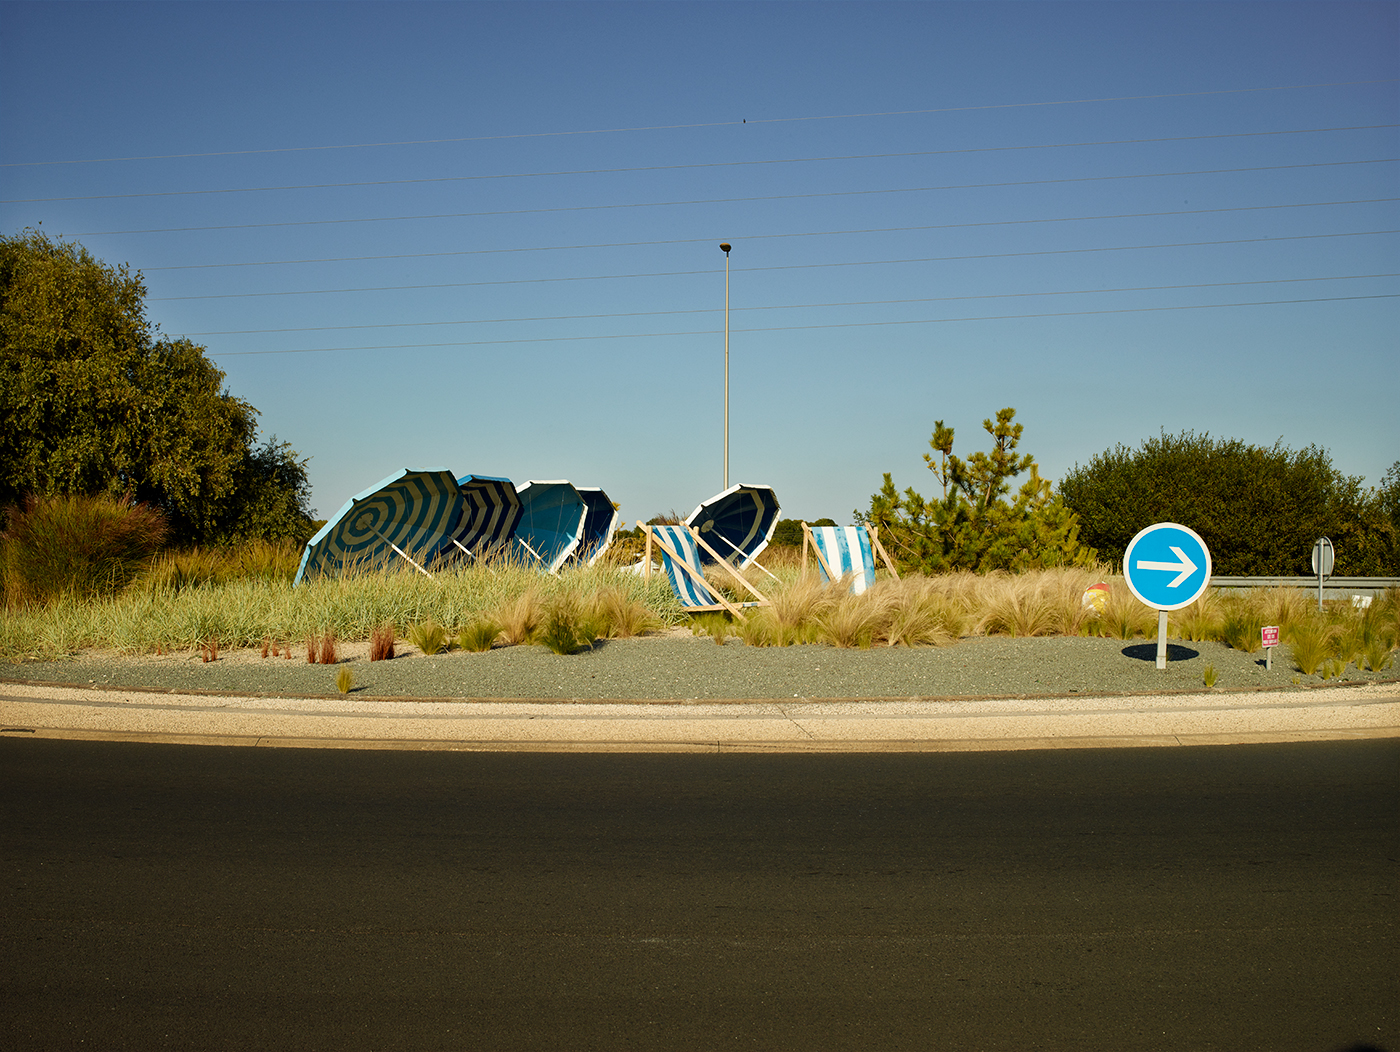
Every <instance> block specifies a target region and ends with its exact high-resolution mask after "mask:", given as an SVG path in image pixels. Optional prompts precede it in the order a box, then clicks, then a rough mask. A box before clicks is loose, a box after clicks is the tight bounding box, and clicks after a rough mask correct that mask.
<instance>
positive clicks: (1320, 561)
mask: <svg viewBox="0 0 1400 1052" xmlns="http://www.w3.org/2000/svg"><path fill="white" fill-rule="evenodd" d="M1336 558H1337V553H1336V551H1335V549H1333V547H1332V538H1330V537H1319V538H1318V539H1317V540H1316V541H1315V542H1313V550H1312V568H1313V573H1315V574H1317V608H1318V609H1319V610H1321V609H1322V582H1323V580H1324V579H1326V578H1328V577H1331V576H1332V564H1333V563H1334V562H1335V561H1336Z"/></svg>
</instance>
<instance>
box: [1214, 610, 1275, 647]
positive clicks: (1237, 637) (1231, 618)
mask: <svg viewBox="0 0 1400 1052" xmlns="http://www.w3.org/2000/svg"><path fill="white" fill-rule="evenodd" d="M1263 627H1264V622H1263V619H1262V618H1260V616H1259V615H1258V613H1256V612H1255V611H1253V610H1250V609H1248V608H1239V609H1234V610H1231V611H1230V612H1229V613H1227V614H1226V615H1225V619H1224V621H1223V622H1222V624H1221V626H1220V637H1221V641H1222V642H1224V643H1225V644H1227V645H1228V646H1229V647H1231V648H1232V649H1234V650H1239V651H1243V652H1244V653H1246V654H1253V653H1255V652H1257V651H1258V650H1259V648H1260V647H1262V646H1263V645H1264V643H1263V637H1262V635H1261V630H1262V629H1263Z"/></svg>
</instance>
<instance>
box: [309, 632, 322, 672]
mask: <svg viewBox="0 0 1400 1052" xmlns="http://www.w3.org/2000/svg"><path fill="white" fill-rule="evenodd" d="M320 653H321V641H320V639H318V638H317V637H316V635H315V634H314V633H313V634H312V635H309V636H307V637H306V663H307V664H308V665H314V664H316V658H317V657H318V656H320Z"/></svg>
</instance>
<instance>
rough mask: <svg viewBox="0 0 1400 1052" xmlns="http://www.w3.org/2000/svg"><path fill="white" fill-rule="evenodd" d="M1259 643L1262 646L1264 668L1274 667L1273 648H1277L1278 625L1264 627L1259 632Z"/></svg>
mask: <svg viewBox="0 0 1400 1052" xmlns="http://www.w3.org/2000/svg"><path fill="white" fill-rule="evenodd" d="M1259 641H1260V642H1261V643H1263V644H1264V668H1266V669H1271V668H1273V667H1274V647H1276V646H1278V625H1265V626H1264V627H1263V628H1261V629H1260V630H1259Z"/></svg>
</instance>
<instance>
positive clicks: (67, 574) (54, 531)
mask: <svg viewBox="0 0 1400 1052" xmlns="http://www.w3.org/2000/svg"><path fill="white" fill-rule="evenodd" d="M165 537H166V525H165V517H164V516H163V515H162V514H161V513H160V512H159V511H157V510H156V509H155V508H151V507H148V506H146V505H144V504H134V503H132V502H131V501H130V500H127V499H125V498H123V499H116V498H113V497H106V496H101V497H30V498H28V499H27V500H25V502H24V504H23V506H22V507H21V508H19V509H13V510H11V512H10V515H9V528H8V529H7V530H6V531H5V546H4V554H5V565H4V567H3V570H4V575H5V596H6V601H7V603H8V604H9V605H12V606H22V605H36V606H43V605H46V604H48V603H50V602H52V601H53V600H55V599H57V598H58V597H59V596H61V595H72V596H74V597H75V598H79V599H88V598H92V597H94V596H98V595H107V594H111V593H113V592H116V591H119V590H120V589H122V588H124V587H125V586H126V585H127V584H128V583H129V582H130V581H131V580H132V579H133V578H134V577H135V576H136V575H137V574H138V573H139V572H140V571H141V570H142V569H143V568H144V567H145V565H146V563H147V562H148V561H149V560H150V558H151V556H153V555H154V554H155V553H156V551H158V550H159V548H160V546H161V544H163V543H164V541H165Z"/></svg>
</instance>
